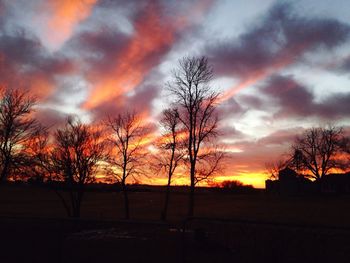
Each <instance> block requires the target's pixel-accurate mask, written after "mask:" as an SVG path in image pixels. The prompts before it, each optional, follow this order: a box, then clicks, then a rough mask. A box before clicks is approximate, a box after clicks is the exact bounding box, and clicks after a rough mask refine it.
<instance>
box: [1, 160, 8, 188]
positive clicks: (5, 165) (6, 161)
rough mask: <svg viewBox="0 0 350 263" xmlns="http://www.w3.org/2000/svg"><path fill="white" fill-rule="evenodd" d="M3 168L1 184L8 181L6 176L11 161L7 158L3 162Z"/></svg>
mask: <svg viewBox="0 0 350 263" xmlns="http://www.w3.org/2000/svg"><path fill="white" fill-rule="evenodd" d="M3 165H4V166H3V168H2V171H1V174H0V184H1V183H3V182H4V181H6V177H7V176H8V170H9V161H8V160H7V159H5V161H4V163H3Z"/></svg>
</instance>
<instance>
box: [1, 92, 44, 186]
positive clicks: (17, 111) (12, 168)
mask: <svg viewBox="0 0 350 263" xmlns="http://www.w3.org/2000/svg"><path fill="white" fill-rule="evenodd" d="M0 92H1V94H0V96H1V98H0V183H1V182H3V181H5V180H6V179H7V178H8V177H10V176H16V175H20V174H21V171H23V169H24V167H25V166H28V164H30V162H29V160H30V158H31V156H30V154H31V152H30V151H29V144H30V143H31V142H32V141H33V140H34V139H35V138H36V137H37V136H39V134H40V133H41V132H42V130H43V127H42V126H41V125H39V123H38V122H37V121H36V120H35V119H34V118H33V117H32V113H33V107H34V105H35V104H36V99H35V98H34V97H32V96H30V95H29V93H28V92H27V91H23V90H19V89H4V88H2V89H1V90H0Z"/></svg>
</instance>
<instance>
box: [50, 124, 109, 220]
mask: <svg viewBox="0 0 350 263" xmlns="http://www.w3.org/2000/svg"><path fill="white" fill-rule="evenodd" d="M52 147H53V149H52V151H51V155H50V160H49V161H50V166H51V167H49V170H50V173H51V175H52V177H53V179H55V180H58V181H63V182H64V183H65V187H66V189H67V190H68V192H69V202H70V206H69V205H68V202H67V201H66V200H65V198H64V195H59V196H60V198H61V201H62V202H63V205H64V206H65V208H66V210H67V213H68V215H70V216H73V217H80V208H81V203H82V200H83V196H84V192H85V189H86V185H87V184H89V183H92V182H93V181H94V180H95V176H96V173H97V172H98V169H99V163H100V162H103V161H105V160H106V159H107V157H108V153H107V152H106V149H107V147H106V141H105V140H104V138H103V134H102V131H101V130H100V129H99V128H97V127H94V126H92V125H89V124H83V123H81V122H80V121H79V120H74V119H73V118H69V119H68V120H67V123H66V125H65V126H64V127H63V128H61V129H58V130H57V131H56V132H55V134H54V143H53V145H52ZM57 193H58V192H57Z"/></svg>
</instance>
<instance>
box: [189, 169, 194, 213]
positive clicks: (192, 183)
mask: <svg viewBox="0 0 350 263" xmlns="http://www.w3.org/2000/svg"><path fill="white" fill-rule="evenodd" d="M194 178H195V167H194V165H193V164H191V185H190V195H189V203H188V214H187V216H188V217H192V216H193V215H194V188H195V184H194Z"/></svg>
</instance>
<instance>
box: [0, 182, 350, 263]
mask: <svg viewBox="0 0 350 263" xmlns="http://www.w3.org/2000/svg"><path fill="white" fill-rule="evenodd" d="M154 190H156V191H151V192H150V191H148V192H142V191H141V192H131V193H130V207H131V218H132V220H131V221H122V220H120V219H122V218H123V213H122V212H123V210H122V195H121V193H116V192H88V193H86V196H85V199H84V202H83V207H82V220H79V221H76V220H69V219H68V218H67V217H66V214H65V210H64V208H63V206H62V204H61V203H60V201H59V199H58V197H57V196H56V194H55V193H54V192H53V191H51V190H48V189H44V188H33V187H23V186H21V187H20V186H2V187H1V188H0V233H1V235H0V246H1V248H2V250H1V251H2V253H0V262H6V263H8V262H36V263H38V262H57V263H58V262H64V263H68V262H74V263H77V262H112V261H113V262H114V261H123V262H129V263H130V262H152V263H155V262H174V263H175V262H201V263H206V262H293V263H294V262H295V263H296V262H298V263H300V262H318V263H319V262H348V258H349V257H350V242H349V240H350V196H277V195H267V194H264V193H263V192H257V193H254V194H244V195H243V194H229V193H218V192H212V191H200V193H198V194H197V195H196V206H195V207H196V209H195V214H196V216H197V217H199V219H193V220H190V221H188V222H187V224H186V228H185V229H183V228H182V227H183V222H184V221H183V220H184V219H185V218H186V211H187V200H188V195H187V194H186V193H185V192H183V191H182V192H181V191H178V192H175V193H172V195H171V199H170V206H169V222H168V223H162V222H160V221H159V218H160V210H161V207H162V204H163V197H164V192H161V191H159V189H156V188H155V189H154ZM268 222H269V223H268ZM183 230H184V231H183Z"/></svg>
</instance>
